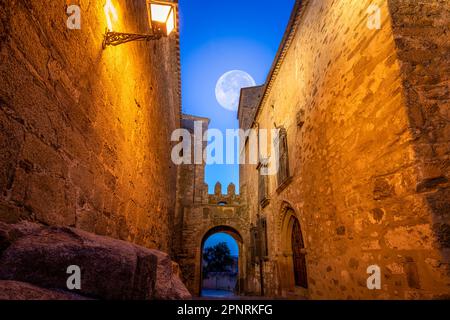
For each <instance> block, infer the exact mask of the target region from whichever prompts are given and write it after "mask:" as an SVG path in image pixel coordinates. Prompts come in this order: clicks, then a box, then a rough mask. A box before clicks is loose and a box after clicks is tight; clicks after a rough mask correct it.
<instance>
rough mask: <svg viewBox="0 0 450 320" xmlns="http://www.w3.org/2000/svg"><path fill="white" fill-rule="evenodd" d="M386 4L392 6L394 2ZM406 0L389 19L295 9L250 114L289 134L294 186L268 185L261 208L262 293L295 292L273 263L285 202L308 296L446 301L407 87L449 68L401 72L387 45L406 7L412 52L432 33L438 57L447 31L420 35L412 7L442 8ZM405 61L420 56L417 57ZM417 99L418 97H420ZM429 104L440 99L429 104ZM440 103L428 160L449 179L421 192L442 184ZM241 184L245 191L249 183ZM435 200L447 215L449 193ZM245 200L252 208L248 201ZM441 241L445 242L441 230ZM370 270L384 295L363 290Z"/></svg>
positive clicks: (365, 1) (351, 5)
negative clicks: (287, 40) (285, 44)
mask: <svg viewBox="0 0 450 320" xmlns="http://www.w3.org/2000/svg"><path fill="white" fill-rule="evenodd" d="M392 3H393V4H394V6H392V5H391V9H392V8H395V7H396V5H395V4H399V3H400V2H399V1H393V2H392ZM403 3H404V4H405V3H409V5H408V6H406V5H405V6H400V7H399V8H400V9H401V10H400V12H397V13H396V12H395V11H393V12H392V15H393V20H391V14H390V11H389V9H390V8H389V7H388V2H387V1H385V0H349V1H337V0H320V1H319V0H316V1H304V8H303V10H304V12H303V16H302V17H301V20H300V23H299V26H298V31H297V32H296V35H295V38H294V39H293V43H292V45H291V46H290V48H289V50H288V52H287V54H286V57H285V59H284V62H283V63H282V65H281V67H280V69H279V72H278V75H277V77H276V80H275V81H274V83H273V86H272V89H271V90H270V93H269V95H268V97H267V99H266V100H264V103H263V104H262V106H261V112H260V113H259V115H258V116H257V118H256V121H257V123H258V124H259V126H260V128H269V129H270V128H272V127H273V124H274V123H276V125H278V126H284V127H285V128H286V129H287V135H288V145H289V158H290V168H291V175H292V176H293V180H292V182H291V184H290V185H289V186H288V187H287V188H286V189H284V191H280V192H277V191H276V189H277V183H276V177H271V178H270V183H269V194H270V200H271V202H270V204H269V206H268V207H266V208H265V209H264V210H263V213H264V215H266V216H267V218H268V232H269V241H268V243H269V255H270V261H269V262H267V263H266V265H265V266H264V269H265V272H266V276H265V281H266V282H265V284H266V293H267V294H269V295H279V294H286V293H287V291H289V290H291V289H293V288H283V287H282V286H283V283H282V281H281V279H282V278H283V277H284V275H285V274H286V273H287V272H289V270H282V269H281V266H282V264H280V263H279V262H280V261H281V259H284V258H283V254H284V253H283V251H282V248H283V243H282V241H283V240H282V235H281V224H282V221H283V211H282V208H284V207H285V206H286V203H288V204H289V205H290V206H291V207H292V208H293V209H294V211H295V212H296V215H297V217H298V219H299V221H300V223H301V226H302V231H303V237H304V241H305V246H306V252H307V255H306V260H307V269H308V280H309V291H308V294H309V296H310V297H311V298H313V299H329V298H334V299H336V298H338V299H348V298H382V299H388V298H398V299H409V298H432V297H442V296H446V295H447V296H448V294H449V293H450V292H449V291H450V290H449V276H448V272H449V271H448V260H447V258H446V257H445V255H443V250H442V240H441V241H437V240H440V239H442V238H441V237H440V236H439V233H438V234H436V233H435V232H434V229H433V226H434V225H435V222H434V221H433V219H434V215H433V212H432V211H431V210H430V206H429V205H430V203H431V202H430V201H429V197H428V198H427V196H429V195H433V193H429V194H425V195H424V194H421V193H420V190H421V187H420V186H421V183H422V182H423V179H422V178H421V176H420V172H419V170H418V166H417V165H418V163H420V162H422V161H424V160H425V159H426V158H424V157H423V156H422V155H421V154H420V153H418V152H417V147H418V146H420V143H417V138H416V136H415V133H414V130H411V129H412V127H413V126H412V125H411V118H410V115H411V104H413V105H415V102H414V100H412V97H414V96H413V94H414V93H415V92H417V91H415V90H414V88H411V87H408V83H411V82H412V83H413V84H415V85H416V88H419V87H420V84H421V81H427V79H429V81H432V79H435V76H434V75H433V74H434V71H436V70H441V72H442V73H444V69H446V68H448V63H447V62H446V60H445V59H444V58H442V59H441V60H439V58H437V59H436V60H434V62H433V63H432V64H431V65H426V66H423V67H420V65H418V66H417V68H416V69H414V68H411V69H408V67H409V66H411V65H412V64H411V62H413V61H414V58H413V56H409V54H408V52H407V50H402V47H399V43H400V44H401V39H400V40H398V39H397V42H396V41H394V36H395V37H396V38H397V36H398V35H397V34H396V32H397V30H398V29H395V28H394V33H393V28H392V23H391V21H394V26H396V25H397V23H398V22H400V21H401V20H402V19H406V18H407V13H406V11H405V10H406V9H408V8H413V9H414V10H416V11H417V12H414V13H412V14H411V15H414V16H420V17H423V25H420V24H419V25H418V26H417V30H416V31H417V32H419V36H420V35H423V36H420V37H421V38H422V40H420V38H416V40H410V41H411V42H410V44H411V43H414V44H417V43H418V42H421V41H424V38H425V37H429V38H430V39H431V40H428V41H429V44H430V45H431V48H436V47H435V46H436V45H439V46H440V48H436V52H440V51H439V50H445V48H446V45H445V44H442V41H443V38H442V37H444V35H442V33H440V32H438V31H439V30H438V28H436V29H432V31H433V33H425V31H424V28H427V26H429V25H430V20H431V18H426V16H427V12H422V11H420V9H419V8H421V7H422V8H423V7H425V8H428V9H429V10H430V12H431V11H433V12H435V13H436V12H437V11H445V10H443V9H445V8H444V6H445V7H447V4H445V5H444V2H442V1H440V4H441V6H440V7H439V9H437V8H435V6H434V5H433V4H437V3H438V1H430V5H429V6H424V4H423V3H424V1H403ZM371 4H378V5H379V6H380V8H381V11H382V28H381V30H370V29H369V28H367V20H368V19H367V18H368V16H367V13H366V12H367V8H368V7H369V5H371ZM415 6H417V8H415ZM435 9H436V11H434V10H435ZM444 15H446V13H442V18H443V19H444ZM415 21H416V20H415ZM446 21H447V23H448V18H446ZM447 25H448V24H447ZM443 29H444V28H441V29H440V30H441V31H442V30H443ZM447 31H448V30H447ZM401 32H403V34H405V35H410V36H411V37H413V36H414V34H415V33H414V32H413V30H410V29H408V28H402V29H401ZM414 41H417V42H414ZM433 42H434V43H435V44H433ZM398 48H400V49H399V50H398ZM410 53H415V54H421V55H423V56H425V57H424V58H425V59H427V57H429V56H428V53H427V52H425V51H424V50H422V51H421V52H419V51H416V52H410ZM397 54H398V56H399V57H400V61H399V59H398V56H397ZM442 57H443V56H442ZM419 58H420V57H419V56H418V57H417V59H418V60H420V61H421V60H423V59H422V58H420V59H419ZM402 60H403V61H402ZM405 70H406V71H405ZM405 72H409V74H410V75H417V77H413V78H410V80H405V79H408V78H409V77H408V76H409V74H408V73H405ZM419 75H420V76H419ZM445 76H446V77H448V72H447V73H446V75H445ZM440 79H442V85H443V88H441V89H438V88H437V86H438V83H440V81H441V80H436V79H435V80H434V81H435V82H434V83H435V85H436V91H437V92H436V95H439V92H441V90H443V91H444V92H445V90H446V89H445V84H446V83H447V85H448V82H445V81H447V80H445V79H447V78H445V79H444V76H442V77H441V78H440ZM405 85H406V87H405ZM420 88H421V89H422V87H420ZM447 88H448V87H447ZM419 93H423V94H424V95H425V91H419ZM424 95H421V96H420V97H422V98H424V97H425V96H424ZM431 100H439V99H430V100H427V102H431ZM441 101H443V103H442V102H439V103H437V102H436V103H434V104H430V107H431V106H432V105H434V109H433V110H434V113H425V114H426V117H425V118H426V119H427V120H428V121H429V123H439V124H440V125H439V126H437V127H436V128H433V129H430V131H431V132H434V133H436V135H437V136H439V137H441V140H439V141H442V143H438V144H433V146H434V147H436V148H437V146H439V147H441V148H442V149H440V151H439V152H440V153H438V151H436V154H438V156H436V154H431V155H430V157H431V159H435V160H437V159H440V162H439V163H440V165H439V168H440V169H442V170H444V171H445V170H447V173H441V174H439V175H444V179H442V178H440V179H439V180H438V181H440V182H439V183H436V182H433V181H434V180H432V182H431V186H430V185H428V184H427V183H426V184H425V185H426V187H428V189H430V190H428V189H427V191H432V190H431V189H433V190H434V189H437V187H438V185H441V184H442V185H443V186H445V181H444V180H445V176H448V166H446V163H448V162H446V161H447V160H445V159H447V158H448V143H447V142H446V141H448V130H447V129H448V122H447V123H446V125H443V123H444V121H443V120H439V121H437V119H441V116H439V112H438V111H437V110H438V109H439V106H440V107H442V108H441V110H442V109H443V110H442V111H443V112H444V114H445V112H447V114H448V108H447V109H446V107H445V106H446V104H445V99H443V100H441ZM421 106H422V107H423V106H427V104H422V105H421ZM447 106H448V105H447ZM301 110H303V111H304V125H303V126H298V125H297V121H296V118H297V114H298V112H299V111H301ZM445 110H446V111H445ZM442 111H441V112H442ZM420 136H421V137H422V140H421V141H423V144H422V146H424V147H426V148H429V147H432V146H431V145H428V146H427V144H428V141H427V140H426V139H424V138H423V137H424V136H425V134H422V135H420ZM445 139H447V140H445ZM445 148H447V149H445ZM436 150H437V149H436ZM249 170H252V168H249ZM250 174H251V173H250ZM256 174H257V172H256V171H253V175H256ZM247 180H248V181H247V183H252V184H254V183H255V182H256V181H257V180H255V179H251V178H247ZM433 184H434V185H433ZM434 192H435V193H434V194H436V195H438V194H439V200H438V201H436V202H435V204H436V205H437V206H439V208H441V209H440V210H441V212H443V213H446V214H447V215H448V208H449V207H448V201H449V198H448V194H447V195H445V192H447V191H445V189H444V188H443V189H442V190H441V191H434ZM254 196H256V195H254ZM248 201H249V202H257V198H256V199H255V198H254V199H248ZM447 220H448V217H447ZM444 231H445V230H444ZM443 235H444V236H443V239H444V244H445V242H446V241H447V242H448V233H445V232H444V233H443ZM445 239H447V240H445ZM370 265H379V266H380V267H381V271H382V290H372V291H371V290H368V288H367V286H366V280H367V278H368V274H367V273H366V270H367V268H368V267H369V266H370ZM283 289H285V290H284V291H283Z"/></svg>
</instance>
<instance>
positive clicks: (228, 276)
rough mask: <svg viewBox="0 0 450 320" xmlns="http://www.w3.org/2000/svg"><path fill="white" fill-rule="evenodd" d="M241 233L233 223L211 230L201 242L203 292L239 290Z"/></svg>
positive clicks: (222, 293)
mask: <svg viewBox="0 0 450 320" xmlns="http://www.w3.org/2000/svg"><path fill="white" fill-rule="evenodd" d="M242 243H243V241H242V237H241V235H240V234H239V232H238V231H236V230H234V229H233V228H231V227H225V226H221V227H215V228H213V229H211V230H209V231H208V232H207V233H206V234H205V235H204V237H203V239H202V244H201V261H200V265H201V268H200V269H201V274H200V296H202V297H209V298H225V297H232V296H236V295H239V294H240V283H239V274H240V270H241V266H240V265H241V261H242V259H241V256H242Z"/></svg>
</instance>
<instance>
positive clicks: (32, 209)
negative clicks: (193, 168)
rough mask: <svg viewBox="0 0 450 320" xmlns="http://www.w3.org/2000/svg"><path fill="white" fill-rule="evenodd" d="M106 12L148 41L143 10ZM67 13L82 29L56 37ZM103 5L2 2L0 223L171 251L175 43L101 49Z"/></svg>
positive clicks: (120, 5)
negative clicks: (76, 12) (76, 10)
mask: <svg viewBox="0 0 450 320" xmlns="http://www.w3.org/2000/svg"><path fill="white" fill-rule="evenodd" d="M113 3H114V5H115V8H116V11H117V14H118V20H117V21H116V22H115V24H114V28H115V29H116V30H120V31H123V32H135V33H145V32H147V29H148V28H149V25H148V19H147V11H146V2H145V1H134V0H124V1H113ZM69 4H75V5H79V6H80V8H81V29H80V30H71V29H68V28H67V26H66V20H67V19H68V15H67V13H66V9H67V6H68V5H69ZM104 5H105V2H104V1H77V0H74V1H53V0H36V1H16V0H11V1H1V2H0V9H1V10H0V34H1V36H0V40H1V42H0V220H1V221H6V222H11V223H12V222H17V221H19V220H32V221H36V222H40V223H43V224H46V225H58V226H71V227H76V228H80V229H83V230H86V231H89V232H93V233H97V234H99V235H107V236H111V237H114V238H118V239H123V240H126V241H129V242H133V243H136V244H139V245H144V246H146V247H149V248H157V249H161V250H163V251H166V252H169V251H170V248H171V241H172V240H171V238H172V237H171V232H170V231H171V225H172V224H173V217H174V213H175V204H176V172H177V168H176V166H175V165H174V164H173V163H172V162H171V159H170V153H171V148H172V145H171V143H170V136H171V134H172V131H173V130H174V129H175V128H178V127H179V126H180V110H181V104H180V101H181V97H180V62H179V36H178V32H175V33H173V34H172V35H171V36H170V37H168V38H163V39H160V40H158V41H151V42H134V43H130V44H125V45H121V46H117V47H108V48H106V49H105V50H103V49H102V42H103V36H104V33H105V29H106V26H107V19H106V17H105V11H104ZM161 123H164V125H163V126H162V125H161Z"/></svg>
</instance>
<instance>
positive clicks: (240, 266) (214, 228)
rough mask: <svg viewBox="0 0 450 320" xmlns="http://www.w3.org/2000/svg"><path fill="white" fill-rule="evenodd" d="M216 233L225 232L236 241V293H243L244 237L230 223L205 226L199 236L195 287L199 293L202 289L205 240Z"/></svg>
mask: <svg viewBox="0 0 450 320" xmlns="http://www.w3.org/2000/svg"><path fill="white" fill-rule="evenodd" d="M216 233H225V234H228V235H230V236H231V237H232V238H233V239H234V240H235V241H236V243H237V245H238V249H239V257H238V284H237V292H236V293H237V294H241V293H243V290H244V280H245V263H244V262H245V258H244V257H245V254H246V250H245V248H246V246H245V245H244V238H243V237H242V235H241V232H239V231H238V228H235V227H232V226H230V225H217V226H210V227H209V228H207V231H204V232H203V233H202V234H203V235H202V237H201V241H200V242H199V248H200V252H199V254H198V258H197V262H198V265H197V268H196V269H197V272H196V273H197V274H196V278H197V279H198V281H197V283H196V287H197V288H198V293H199V295H200V294H201V291H202V282H203V260H202V259H203V257H202V254H203V249H204V245H205V242H206V240H208V238H209V237H211V236H212V235H214V234H216Z"/></svg>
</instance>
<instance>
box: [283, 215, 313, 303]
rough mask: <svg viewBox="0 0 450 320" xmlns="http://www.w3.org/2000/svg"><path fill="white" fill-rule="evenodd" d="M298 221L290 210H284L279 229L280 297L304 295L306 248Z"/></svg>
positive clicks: (305, 285)
mask: <svg viewBox="0 0 450 320" xmlns="http://www.w3.org/2000/svg"><path fill="white" fill-rule="evenodd" d="M303 239H304V238H303V232H302V229H301V224H300V221H299V220H298V218H297V216H296V215H295V212H294V210H292V209H291V208H286V209H284V218H283V222H282V227H281V248H282V255H281V258H280V286H281V291H282V295H284V296H285V295H291V294H302V295H303V294H306V293H307V292H306V290H307V289H308V276H307V267H306V248H305V244H304V240H303Z"/></svg>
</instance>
